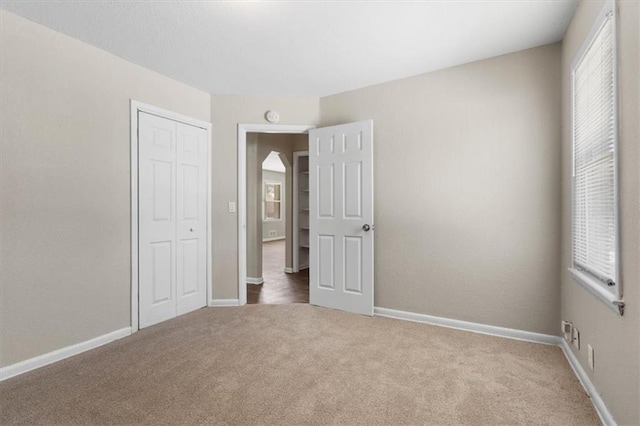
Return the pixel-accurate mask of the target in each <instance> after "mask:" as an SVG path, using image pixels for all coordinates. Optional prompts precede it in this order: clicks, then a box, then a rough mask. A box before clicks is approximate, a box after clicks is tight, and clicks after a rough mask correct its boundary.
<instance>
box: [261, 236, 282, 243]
mask: <svg viewBox="0 0 640 426" xmlns="http://www.w3.org/2000/svg"><path fill="white" fill-rule="evenodd" d="M285 238H287V237H284V236H280V237H271V238H263V239H262V242H263V243H268V242H270V241H278V240H284V239H285Z"/></svg>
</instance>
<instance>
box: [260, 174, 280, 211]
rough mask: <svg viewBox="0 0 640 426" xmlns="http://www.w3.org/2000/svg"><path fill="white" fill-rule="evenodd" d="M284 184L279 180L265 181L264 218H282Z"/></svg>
mask: <svg viewBox="0 0 640 426" xmlns="http://www.w3.org/2000/svg"><path fill="white" fill-rule="evenodd" d="M281 188H282V186H281V184H280V183H277V182H265V183H264V208H263V211H264V220H280V219H282V190H281Z"/></svg>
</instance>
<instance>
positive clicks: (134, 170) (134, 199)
mask: <svg viewBox="0 0 640 426" xmlns="http://www.w3.org/2000/svg"><path fill="white" fill-rule="evenodd" d="M138 112H145V113H148V114H153V115H157V116H159V117H163V118H167V119H169V120H173V121H178V122H181V123H184V124H189V125H191V126H196V127H200V128H202V129H205V130H206V131H207V168H208V169H209V170H208V172H207V173H208V180H207V186H208V187H207V253H208V254H207V300H208V299H209V298H210V297H211V295H212V293H213V281H212V272H211V271H212V257H213V256H211V255H210V254H211V253H213V249H212V245H211V242H212V241H213V238H212V233H211V232H212V230H211V202H212V198H213V194H212V191H211V181H212V170H211V152H212V143H211V123H208V122H206V121H202V120H198V119H195V118H191V117H187V116H186V115H182V114H178V113H176V112H173V111H168V110H166V109H162V108H158V107H155V106H153V105H148V104H144V103H142V102H138V101H135V100H133V99H131V100H130V116H131V200H130V203H131V333H135V332H137V331H138V327H139V324H138V303H139V301H138V291H139V289H138V287H139V283H138V257H139V253H138V143H139V141H138Z"/></svg>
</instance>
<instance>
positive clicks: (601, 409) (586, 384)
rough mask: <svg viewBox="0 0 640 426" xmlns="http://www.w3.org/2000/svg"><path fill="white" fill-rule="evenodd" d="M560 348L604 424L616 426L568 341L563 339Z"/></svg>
mask: <svg viewBox="0 0 640 426" xmlns="http://www.w3.org/2000/svg"><path fill="white" fill-rule="evenodd" d="M560 347H561V348H562V352H564V356H565V357H566V358H567V361H569V365H570V366H571V368H572V369H573V372H574V373H575V374H576V376H578V380H580V383H582V387H583V388H584V390H585V391H586V392H587V394H588V395H589V398H591V402H592V403H593V406H594V407H595V409H596V412H597V413H598V416H600V420H601V421H602V424H604V425H605V426H614V425H616V421H615V420H613V416H612V415H611V413H610V412H609V410H608V409H607V406H606V405H605V404H604V401H603V400H602V398H601V397H600V394H598V391H597V390H596V387H595V386H594V385H593V383H592V382H591V379H590V378H589V376H588V375H587V372H586V371H584V368H582V365H581V364H580V361H578V358H576V356H575V354H574V353H573V351H572V350H571V348H570V347H569V343H567V341H566V340H564V339H561V342H560Z"/></svg>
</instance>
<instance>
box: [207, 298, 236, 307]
mask: <svg viewBox="0 0 640 426" xmlns="http://www.w3.org/2000/svg"><path fill="white" fill-rule="evenodd" d="M239 305H240V301H239V300H238V299H211V300H209V306H217V307H220V306H239Z"/></svg>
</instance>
